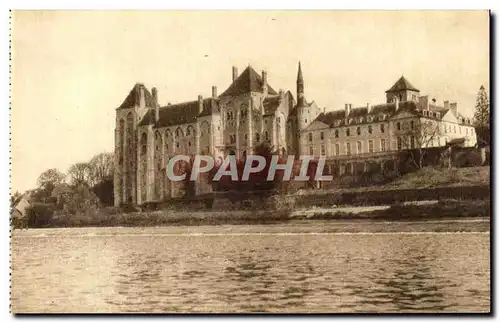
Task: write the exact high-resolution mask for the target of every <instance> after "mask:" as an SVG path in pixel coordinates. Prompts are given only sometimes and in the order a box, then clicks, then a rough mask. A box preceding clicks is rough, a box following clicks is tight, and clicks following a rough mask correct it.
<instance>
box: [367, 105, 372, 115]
mask: <svg viewBox="0 0 500 323" xmlns="http://www.w3.org/2000/svg"><path fill="white" fill-rule="evenodd" d="M371 109H372V107H371V106H370V103H366V111H367V113H370V110H371Z"/></svg>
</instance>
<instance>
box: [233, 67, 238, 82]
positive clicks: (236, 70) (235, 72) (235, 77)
mask: <svg viewBox="0 0 500 323" xmlns="http://www.w3.org/2000/svg"><path fill="white" fill-rule="evenodd" d="M237 78H238V68H237V67H236V66H233V82H234V81H235V80H236V79H237Z"/></svg>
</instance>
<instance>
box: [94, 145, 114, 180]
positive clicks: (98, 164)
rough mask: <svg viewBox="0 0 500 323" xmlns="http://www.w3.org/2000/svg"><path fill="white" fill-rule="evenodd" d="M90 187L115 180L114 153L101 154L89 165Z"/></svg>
mask: <svg viewBox="0 0 500 323" xmlns="http://www.w3.org/2000/svg"><path fill="white" fill-rule="evenodd" d="M88 167H89V170H88V172H89V185H90V186H95V185H98V184H100V183H102V182H104V181H109V180H112V179H113V170H114V156H113V153H100V154H97V155H95V156H94V157H92V159H91V160H90V161H89V163H88Z"/></svg>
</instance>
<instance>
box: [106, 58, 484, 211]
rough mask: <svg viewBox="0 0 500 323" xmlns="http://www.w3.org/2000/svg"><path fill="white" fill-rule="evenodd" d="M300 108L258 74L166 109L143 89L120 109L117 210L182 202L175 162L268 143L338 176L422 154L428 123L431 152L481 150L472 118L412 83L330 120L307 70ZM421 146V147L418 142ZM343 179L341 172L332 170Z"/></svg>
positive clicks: (198, 188) (198, 189) (203, 189)
mask: <svg viewBox="0 0 500 323" xmlns="http://www.w3.org/2000/svg"><path fill="white" fill-rule="evenodd" d="M296 94H297V101H295V99H294V97H293V95H292V93H291V92H290V91H284V90H279V91H275V90H274V89H273V88H272V87H271V85H270V84H269V83H268V77H267V72H265V71H263V72H262V73H261V74H258V73H257V72H256V71H255V70H254V69H253V68H252V67H251V66H248V67H247V68H246V69H245V70H244V71H243V72H242V73H241V74H238V70H237V68H236V67H233V69H232V82H231V84H230V85H229V87H228V88H227V89H226V90H225V91H224V92H222V93H221V94H220V95H218V93H217V88H216V87H212V95H211V97H209V98H203V97H202V96H200V95H199V96H198V97H197V99H196V100H193V101H189V102H183V103H178V104H169V105H167V106H163V107H160V105H159V104H158V91H157V90H156V88H152V90H151V92H149V91H148V89H146V87H145V86H144V85H143V84H139V83H138V84H136V85H135V86H134V87H133V88H132V90H131V91H130V93H129V95H128V96H127V97H126V99H125V100H124V101H123V103H122V104H121V105H120V106H119V107H118V108H117V109H116V128H115V172H114V174H115V177H114V195H115V205H116V206H119V205H121V204H143V203H146V202H155V201H156V202H159V201H163V200H167V199H169V198H174V197H179V196H181V195H182V194H184V193H183V190H185V189H186V187H185V185H184V183H181V182H172V181H169V180H168V179H167V176H166V166H167V163H168V160H169V159H170V158H171V157H172V156H174V155H196V154H203V155H211V156H214V157H215V158H219V159H222V158H224V156H225V155H227V154H234V155H236V156H237V158H244V157H245V156H246V155H248V154H251V153H252V152H253V147H255V145H256V144H258V143H261V142H269V143H270V144H271V145H272V146H273V147H274V149H275V150H276V151H277V152H279V153H280V154H282V155H287V154H293V155H313V156H316V157H319V156H322V155H323V156H326V157H327V158H328V160H329V164H327V168H329V170H330V172H332V173H339V174H342V173H345V172H350V171H352V164H351V166H349V165H350V163H352V162H353V161H359V160H360V159H362V160H363V159H366V160H368V161H382V162H383V161H384V160H386V159H391V158H392V157H393V156H394V154H395V153H397V151H398V150H400V149H410V148H411V147H413V148H414V147H416V146H417V145H418V144H419V143H417V141H418V142H420V141H422V140H420V141H419V140H416V139H415V138H413V137H419V138H420V137H422V138H423V137H425V136H418V134H416V133H414V132H411V130H414V129H419V125H420V124H422V123H423V121H424V120H426V121H430V122H432V123H433V124H435V125H436V126H437V127H438V129H439V132H438V133H439V135H437V136H435V137H436V138H437V139H434V138H433V140H431V141H430V142H426V145H427V146H429V147H435V146H436V145H438V146H439V145H445V144H446V143H447V142H448V141H449V140H451V139H455V138H461V137H463V138H465V143H466V146H473V145H475V144H476V141H475V138H476V136H475V133H474V128H473V126H472V125H471V123H470V120H468V119H466V118H464V117H463V116H461V115H460V114H459V113H458V112H457V106H456V103H451V104H450V103H449V102H445V103H444V106H437V105H435V102H432V103H430V102H428V97H427V96H419V95H418V94H419V91H418V90H417V89H416V88H415V87H413V86H412V85H411V84H410V83H409V82H408V81H407V80H406V79H404V77H402V78H401V79H400V80H398V81H397V82H396V84H394V86H393V87H391V88H390V89H389V90H388V91H386V99H387V102H386V103H384V104H380V105H375V106H370V105H367V106H365V107H360V108H352V105H351V104H346V105H345V109H344V110H339V111H332V112H327V113H325V112H324V111H322V110H321V109H320V108H319V107H318V106H317V104H316V103H315V102H314V101H312V102H308V101H307V100H306V98H305V86H304V78H303V75H302V68H301V66H300V63H299V68H298V73H297V89H296ZM412 138H413V139H412ZM333 168H335V169H336V171H335V172H333V171H332V169H333ZM193 189H194V193H195V194H197V195H199V194H203V193H208V192H210V191H211V187H210V185H208V181H207V176H200V178H199V180H198V181H197V182H196V183H194V187H193Z"/></svg>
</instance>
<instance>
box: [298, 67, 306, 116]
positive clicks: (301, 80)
mask: <svg viewBox="0 0 500 323" xmlns="http://www.w3.org/2000/svg"><path fill="white" fill-rule="evenodd" d="M304 105H305V98H304V77H303V76H302V68H301V66H300V61H299V72H298V73H297V107H303V106H304Z"/></svg>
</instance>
